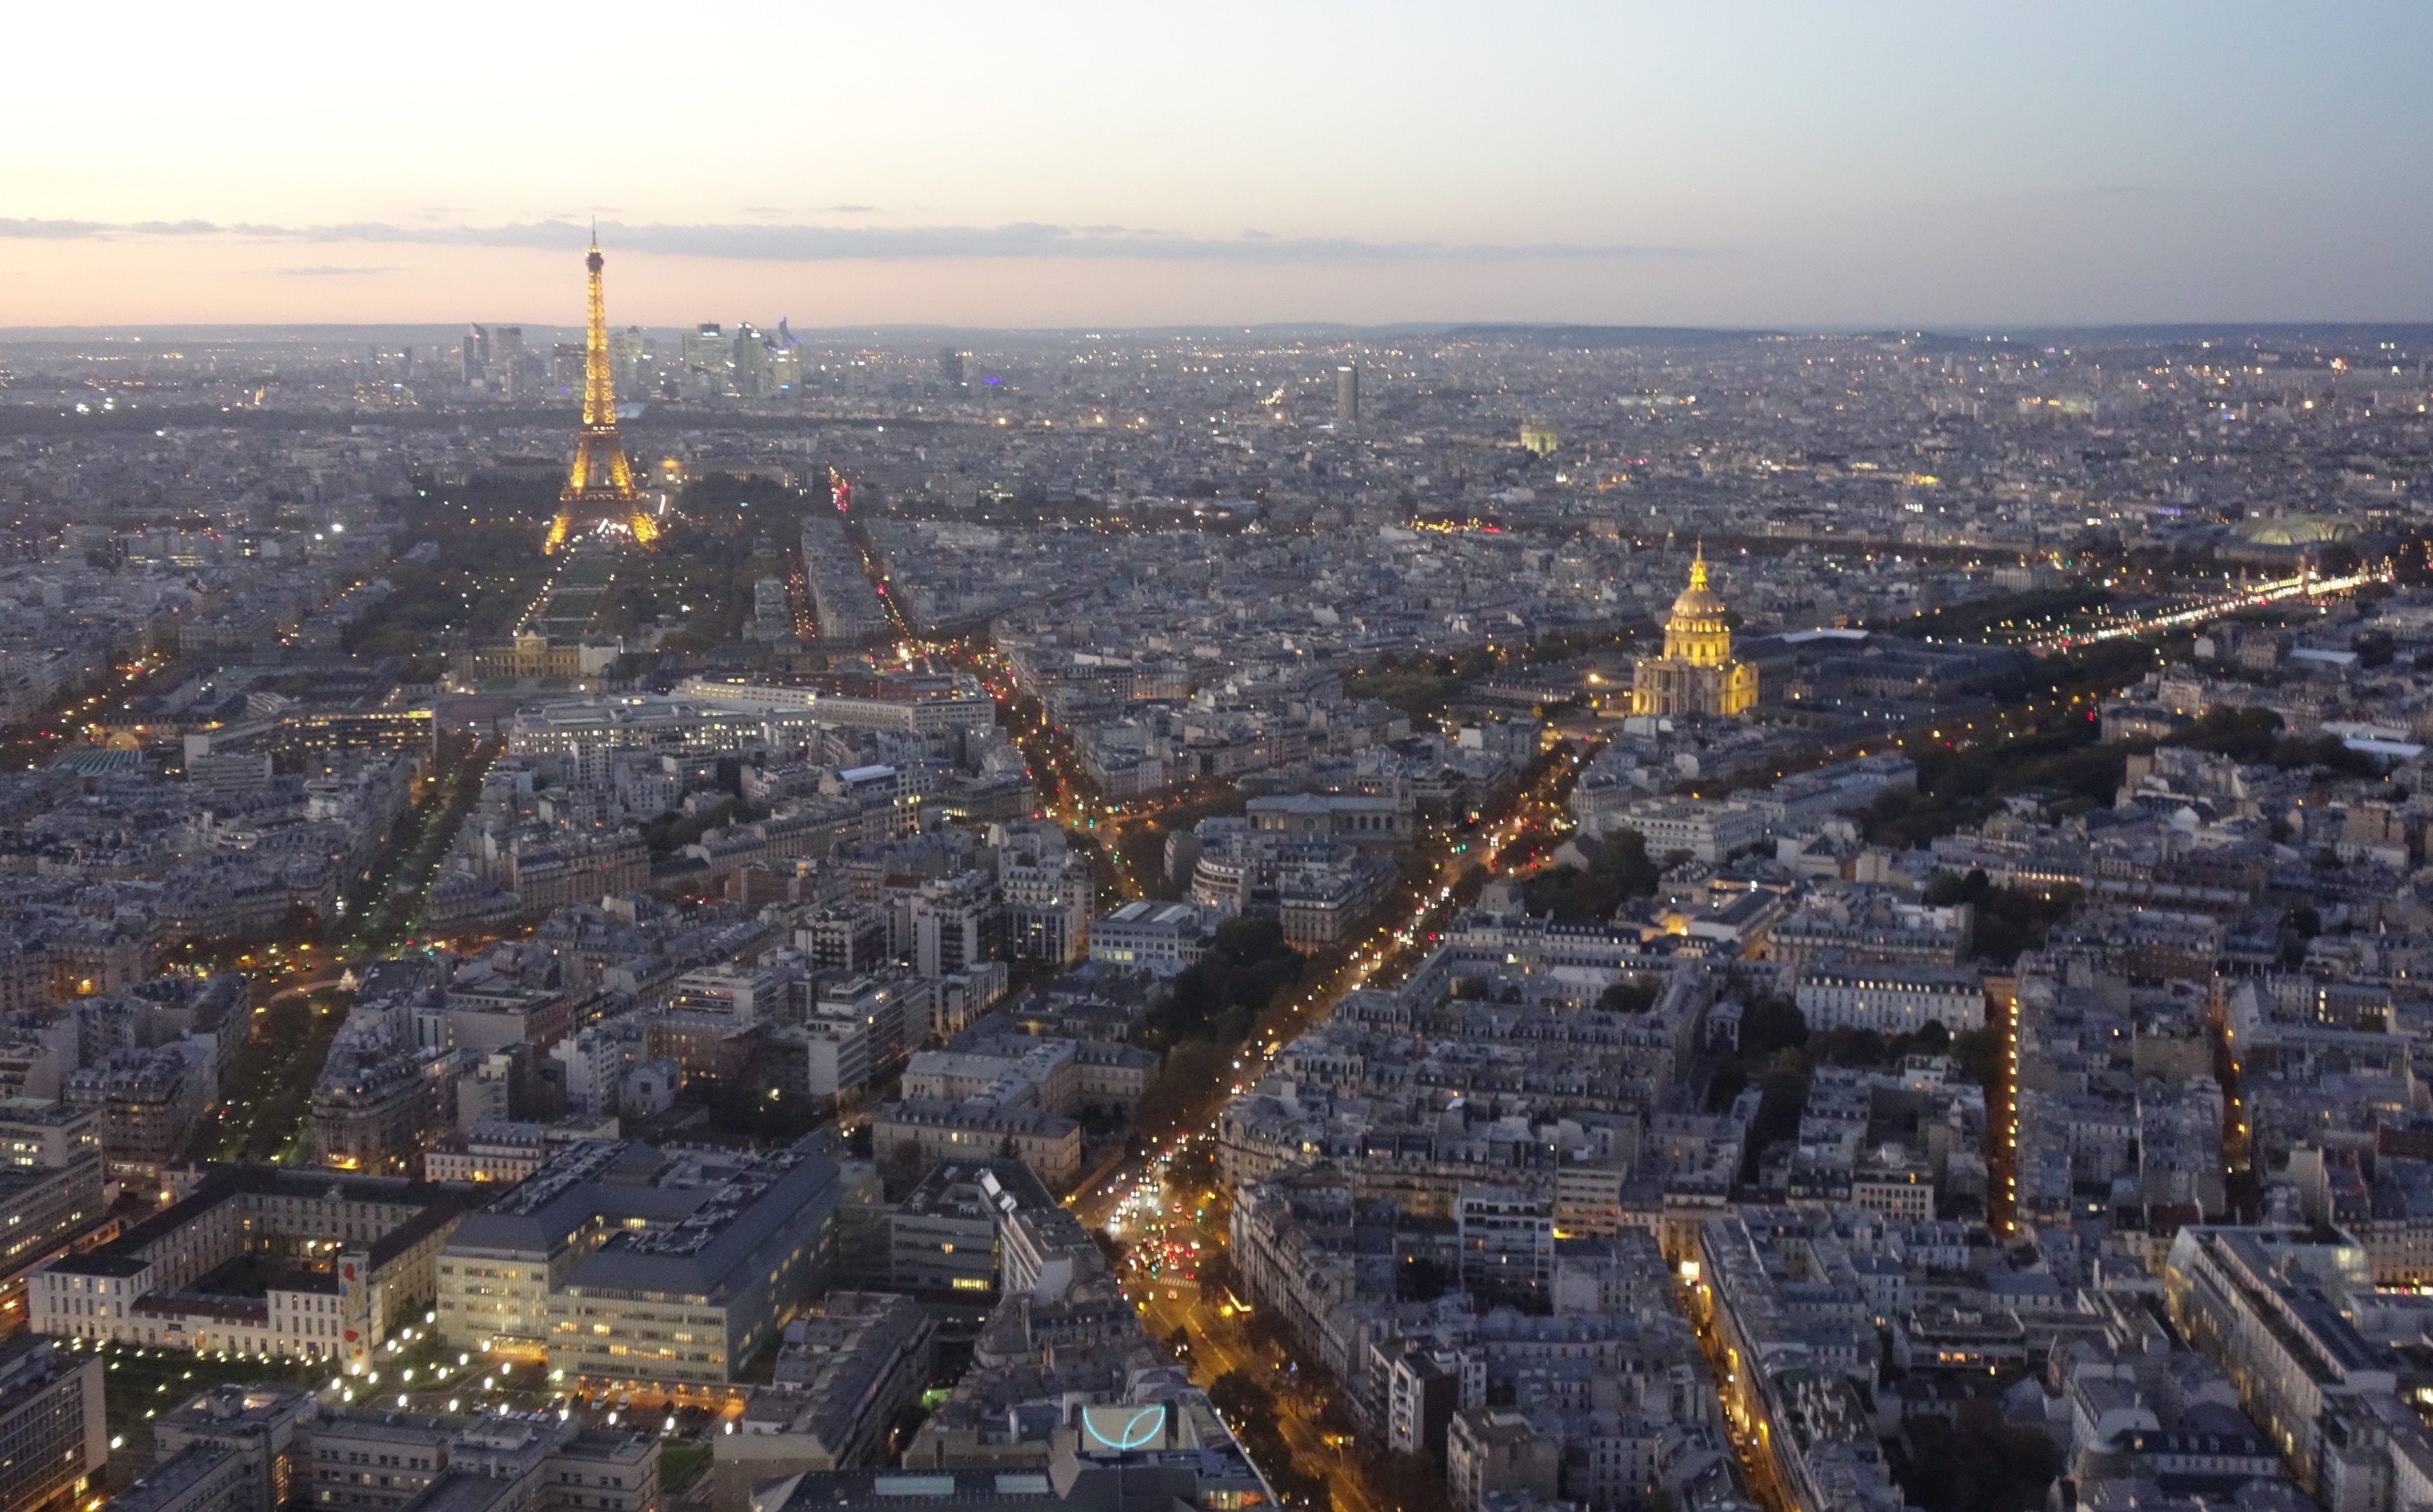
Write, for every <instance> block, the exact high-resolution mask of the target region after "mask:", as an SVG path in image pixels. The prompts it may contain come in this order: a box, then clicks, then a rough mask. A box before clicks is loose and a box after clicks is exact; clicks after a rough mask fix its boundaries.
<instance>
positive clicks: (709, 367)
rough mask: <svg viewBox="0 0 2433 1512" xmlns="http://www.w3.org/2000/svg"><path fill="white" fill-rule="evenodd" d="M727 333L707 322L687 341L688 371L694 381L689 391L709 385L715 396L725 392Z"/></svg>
mask: <svg viewBox="0 0 2433 1512" xmlns="http://www.w3.org/2000/svg"><path fill="white" fill-rule="evenodd" d="M726 363H727V356H726V332H725V331H722V330H720V329H719V326H718V322H716V321H715V320H705V321H703V322H702V323H701V324H700V325H699V326H697V327H695V328H694V330H693V333H692V334H691V335H689V336H687V337H686V338H685V346H684V365H685V371H686V373H687V374H688V375H689V378H690V379H691V382H689V383H688V385H687V386H688V387H691V386H694V385H695V384H704V385H706V386H707V388H708V390H709V392H710V393H712V394H723V393H725V392H726Z"/></svg>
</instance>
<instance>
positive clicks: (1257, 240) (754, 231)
mask: <svg viewBox="0 0 2433 1512" xmlns="http://www.w3.org/2000/svg"><path fill="white" fill-rule="evenodd" d="M589 234H590V231H589V228H588V227H587V226H585V225H583V224H580V223H578V222H575V221H571V220H555V219H553V220H541V221H531V222H525V223H522V224H516V225H506V226H449V227H437V228H417V227H406V226H391V225H386V224H383V223H380V222H362V223H356V224H351V225H338V226H264V225H253V224H246V223H231V224H226V225H223V224H219V223H216V222H213V221H201V220H181V221H128V222H109V221H84V220H25V219H9V218H0V240H15V241H79V240H89V241H91V240H98V241H107V240H119V239H126V238H134V237H166V236H177V237H185V236H196V237H202V236H212V237H219V236H225V237H232V238H242V239H249V240H255V241H278V242H291V243H342V242H343V243H362V244H374V245H390V246H485V247H536V248H545V249H549V250H562V249H571V248H580V247H581V246H583V245H584V243H585V240H586V238H587V236H588V235H589ZM600 236H601V240H602V242H603V243H604V244H607V245H609V246H614V247H615V248H617V249H618V250H621V251H631V252H647V253H655V254H657V255H660V256H665V257H697V258H717V259H725V260H731V261H746V262H769V263H825V262H842V261H849V260H876V261H906V260H935V259H945V258H993V259H1004V258H1131V259H1144V260H1148V261H1151V262H1165V263H1438V262H1463V263H1495V262H1529V261H1540V260H1547V259H1557V260H1579V259H1618V258H1679V257H1696V256H1702V255H1705V249H1703V248H1697V247H1688V246H1613V245H1591V244H1580V243H1565V242H1539V243H1528V244H1514V245H1499V244H1491V243H1452V242H1365V241H1359V240H1356V239H1353V238H1350V237H1279V236H1270V235H1268V234H1267V233H1265V232H1260V231H1251V232H1245V233H1244V234H1243V235H1241V236H1239V237H1231V238H1225V237H1195V236H1175V235H1169V234H1167V233H1165V232H1163V231H1156V230H1142V229H1135V228H1131V227H1123V226H1055V225H1048V224H1045V223H1041V222H1036V221H1021V222H1016V223H1013V224H1012V225H1006V226H911V227H879V226H802V225H788V226H727V225H700V226H681V225H661V224H643V225H621V224H618V223H616V222H610V221H604V222H602V223H601V226H600Z"/></svg>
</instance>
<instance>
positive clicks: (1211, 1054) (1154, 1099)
mask: <svg viewBox="0 0 2433 1512" xmlns="http://www.w3.org/2000/svg"><path fill="white" fill-rule="evenodd" d="M1232 1067H1233V1057H1232V1056H1231V1055H1230V1054H1229V1053H1228V1052H1227V1051H1226V1050H1225V1048H1224V1047H1223V1046H1222V1045H1218V1044H1217V1042H1216V1041H1214V1040H1185V1041H1183V1042H1182V1044H1181V1045H1176V1046H1175V1047H1174V1048H1173V1049H1171V1050H1169V1051H1167V1052H1166V1056H1165V1065H1164V1066H1162V1067H1160V1068H1159V1070H1158V1073H1157V1076H1156V1078H1155V1079H1152V1080H1151V1081H1150V1082H1149V1084H1148V1088H1147V1089H1146V1090H1144V1091H1143V1092H1142V1093H1141V1096H1140V1102H1139V1104H1138V1105H1137V1106H1135V1107H1134V1109H1133V1110H1132V1116H1133V1118H1134V1119H1135V1120H1136V1121H1137V1122H1138V1123H1139V1125H1140V1127H1141V1130H1142V1132H1144V1133H1146V1134H1148V1136H1149V1137H1150V1138H1152V1139H1161V1138H1164V1137H1165V1135H1167V1134H1170V1133H1172V1132H1174V1131H1175V1130H1178V1129H1181V1128H1182V1126H1183V1125H1184V1124H1185V1123H1187V1122H1189V1121H1190V1120H1191V1118H1192V1117H1193V1115H1194V1114H1196V1113H1198V1112H1199V1109H1200V1107H1201V1106H1202V1105H1203V1104H1204V1103H1205V1102H1206V1101H1207V1099H1208V1098H1209V1097H1211V1096H1214V1095H1215V1094H1216V1092H1217V1085H1218V1082H1219V1080H1220V1079H1222V1078H1223V1077H1224V1075H1225V1074H1226V1072H1227V1071H1229V1070H1230V1069H1232Z"/></svg>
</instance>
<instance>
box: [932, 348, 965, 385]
mask: <svg viewBox="0 0 2433 1512" xmlns="http://www.w3.org/2000/svg"><path fill="white" fill-rule="evenodd" d="M938 376H939V377H940V378H943V379H944V380H945V381H946V386H947V387H948V388H961V387H962V386H963V354H962V353H961V352H959V351H957V350H956V349H955V348H952V347H941V348H938Z"/></svg>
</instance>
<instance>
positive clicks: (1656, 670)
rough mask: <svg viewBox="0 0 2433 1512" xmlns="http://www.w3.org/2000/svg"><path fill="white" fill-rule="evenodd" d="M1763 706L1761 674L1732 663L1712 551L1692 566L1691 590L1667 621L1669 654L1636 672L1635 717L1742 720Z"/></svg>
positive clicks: (1646, 661)
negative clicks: (1711, 570) (1711, 582)
mask: <svg viewBox="0 0 2433 1512" xmlns="http://www.w3.org/2000/svg"><path fill="white" fill-rule="evenodd" d="M1756 702H1757V669H1756V668H1755V667H1752V666H1749V665H1748V664H1747V663H1745V662H1738V661H1734V660H1733V659H1732V627H1731V624H1730V621H1729V620H1727V619H1726V618H1725V609H1724V601H1723V600H1721V599H1719V598H1717V597H1716V596H1715V595H1714V593H1713V592H1712V591H1711V590H1710V589H1709V588H1708V586H1707V552H1706V549H1705V548H1704V547H1701V548H1699V551H1698V555H1697V558H1696V559H1695V560H1694V561H1693V562H1692V563H1691V564H1690V586H1688V587H1687V588H1684V589H1682V590H1681V596H1680V597H1679V598H1677V599H1675V600H1674V601H1673V612H1672V614H1671V615H1669V616H1668V617H1666V619H1665V620H1664V654H1662V655H1661V656H1642V657H1640V658H1639V661H1638V665H1637V666H1636V667H1635V668H1633V670H1632V673H1631V686H1630V711H1631V712H1632V713H1634V714H1720V715H1736V714H1739V713H1740V712H1741V711H1742V710H1744V709H1745V708H1747V707H1748V706H1749V705H1752V704H1755V703H1756Z"/></svg>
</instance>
